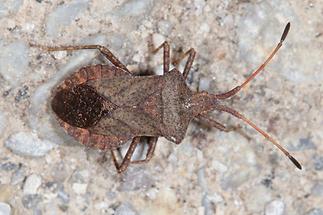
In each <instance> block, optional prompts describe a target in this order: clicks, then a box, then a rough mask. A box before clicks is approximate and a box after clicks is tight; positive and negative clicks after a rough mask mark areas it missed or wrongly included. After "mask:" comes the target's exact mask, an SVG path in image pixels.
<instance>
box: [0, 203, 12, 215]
mask: <svg viewBox="0 0 323 215" xmlns="http://www.w3.org/2000/svg"><path fill="white" fill-rule="evenodd" d="M10 214H11V207H10V205H9V204H7V203H5V202H0V215H10Z"/></svg>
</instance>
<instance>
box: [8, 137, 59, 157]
mask: <svg viewBox="0 0 323 215" xmlns="http://www.w3.org/2000/svg"><path fill="white" fill-rule="evenodd" d="M5 146H6V147H7V148H8V149H10V150H11V151H12V152H13V153H15V154H17V155H22V156H30V157H41V156H44V155H46V154H47V153H48V152H49V151H50V150H52V149H53V148H54V145H53V144H52V143H51V142H49V141H47V140H40V139H39V138H38V136H37V135H36V134H35V133H28V132H19V133H15V134H13V135H11V136H10V137H9V138H8V139H7V140H6V141H5Z"/></svg>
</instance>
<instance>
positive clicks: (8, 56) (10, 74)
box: [0, 40, 29, 86]
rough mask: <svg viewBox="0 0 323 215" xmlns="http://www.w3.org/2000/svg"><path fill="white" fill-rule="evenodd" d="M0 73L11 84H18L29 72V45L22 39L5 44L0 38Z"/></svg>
mask: <svg viewBox="0 0 323 215" xmlns="http://www.w3.org/2000/svg"><path fill="white" fill-rule="evenodd" d="M0 49H1V52H0V74H1V75H2V76H3V78H4V79H5V80H6V81H8V82H9V83H10V84H11V86H18V85H19V83H20V82H21V80H23V79H24V77H25V76H26V73H27V72H28V63H29V57H28V52H29V51H28V47H27V46H26V44H25V43H23V42H21V41H17V42H13V43H10V44H3V43H2V42H1V40H0Z"/></svg>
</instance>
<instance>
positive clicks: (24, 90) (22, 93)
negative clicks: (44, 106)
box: [15, 85, 29, 102]
mask: <svg viewBox="0 0 323 215" xmlns="http://www.w3.org/2000/svg"><path fill="white" fill-rule="evenodd" d="M28 97H29V95H28V86H26V85H25V86H23V87H22V88H21V89H19V90H18V92H17V95H16V97H15V101H16V102H20V101H21V100H23V99H26V98H28Z"/></svg>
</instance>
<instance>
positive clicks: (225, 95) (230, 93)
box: [216, 22, 290, 99]
mask: <svg viewBox="0 0 323 215" xmlns="http://www.w3.org/2000/svg"><path fill="white" fill-rule="evenodd" d="M289 29H290V23H289V22H288V23H287V25H286V26H285V29H284V32H283V34H282V36H281V38H280V41H279V43H278V44H277V46H276V47H275V49H274V50H273V51H272V52H271V53H270V55H269V56H268V57H267V58H266V60H265V61H264V62H263V63H262V64H261V65H260V66H259V67H258V68H257V69H256V70H255V71H254V72H253V73H251V75H250V76H249V77H248V78H247V79H246V80H245V81H244V82H243V83H242V84H241V85H240V86H236V87H235V88H233V89H232V90H230V91H228V92H225V93H221V94H218V95H216V98H217V99H227V98H230V97H232V96H234V95H235V94H237V93H238V92H239V91H240V90H241V89H243V88H245V87H246V86H247V84H248V83H249V82H250V81H252V80H253V79H254V78H255V77H256V76H257V75H258V74H259V73H260V72H261V71H263V70H264V68H265V67H266V66H267V64H268V63H269V62H270V61H271V59H272V58H273V57H274V56H275V54H276V53H277V52H278V50H279V49H280V47H282V45H283V42H284V40H285V39H286V37H287V34H288V32H289Z"/></svg>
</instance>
